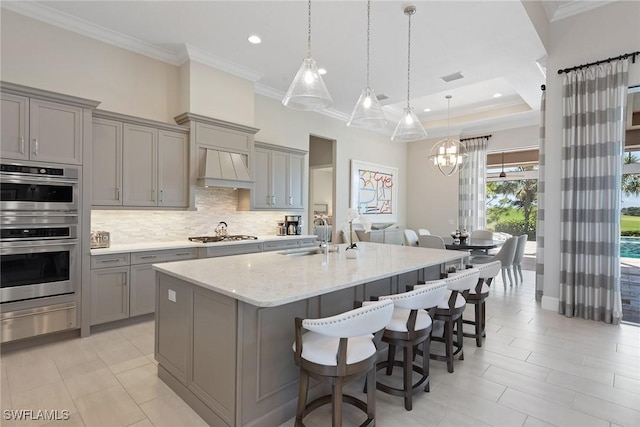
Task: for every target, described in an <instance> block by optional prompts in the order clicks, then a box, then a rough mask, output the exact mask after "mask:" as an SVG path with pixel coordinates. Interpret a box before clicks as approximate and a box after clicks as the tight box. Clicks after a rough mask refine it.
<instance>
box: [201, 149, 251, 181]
mask: <svg viewBox="0 0 640 427" xmlns="http://www.w3.org/2000/svg"><path fill="white" fill-rule="evenodd" d="M242 157H243V156H242V154H238V153H229V152H227V151H221V150H214V149H211V148H208V149H207V152H206V162H205V167H204V175H203V176H201V177H200V178H199V179H198V184H200V185H202V186H205V187H232V188H248V189H253V180H252V179H251V174H250V173H249V169H248V168H247V165H246V164H245V162H244V160H243V158H242Z"/></svg>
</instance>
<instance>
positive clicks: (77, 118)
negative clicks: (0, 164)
mask: <svg viewBox="0 0 640 427" xmlns="http://www.w3.org/2000/svg"><path fill="white" fill-rule="evenodd" d="M82 121H83V109H82V108H81V107H78V106H73V105H66V104H62V103H58V102H52V101H47V100H42V99H36V98H29V97H26V96H20V95H16V94H13V93H4V92H3V93H2V123H1V128H2V147H1V148H2V157H3V158H7V159H16V160H37V161H43V162H52V163H66V164H76V165H81V164H82Z"/></svg>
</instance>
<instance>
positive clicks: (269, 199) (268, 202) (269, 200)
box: [267, 196, 271, 205]
mask: <svg viewBox="0 0 640 427" xmlns="http://www.w3.org/2000/svg"><path fill="white" fill-rule="evenodd" d="M270 204H271V197H269V196H267V205H270Z"/></svg>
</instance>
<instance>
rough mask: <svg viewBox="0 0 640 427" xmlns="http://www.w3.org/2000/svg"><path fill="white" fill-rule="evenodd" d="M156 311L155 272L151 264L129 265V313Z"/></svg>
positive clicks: (139, 313) (138, 313) (140, 313)
mask: <svg viewBox="0 0 640 427" xmlns="http://www.w3.org/2000/svg"><path fill="white" fill-rule="evenodd" d="M154 311H156V274H155V271H153V269H152V268H151V264H141V265H132V266H131V290H130V293H129V315H130V316H131V317H133V316H140V315H142V314H148V313H153V312H154Z"/></svg>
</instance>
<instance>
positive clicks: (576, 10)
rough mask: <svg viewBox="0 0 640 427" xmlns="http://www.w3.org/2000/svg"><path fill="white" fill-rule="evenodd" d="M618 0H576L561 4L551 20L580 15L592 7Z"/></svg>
mask: <svg viewBox="0 0 640 427" xmlns="http://www.w3.org/2000/svg"><path fill="white" fill-rule="evenodd" d="M614 1H617V0H593V1H591V0H590V1H584V0H574V1H572V2H569V3H566V4H560V5H559V6H558V8H557V9H556V10H555V12H554V13H553V17H552V18H551V20H550V22H556V21H560V20H562V19H565V18H569V17H571V16H574V15H578V14H580V13H582V12H587V11H589V10H592V9H596V8H598V7H601V6H604V5H606V4H609V3H612V2H614Z"/></svg>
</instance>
